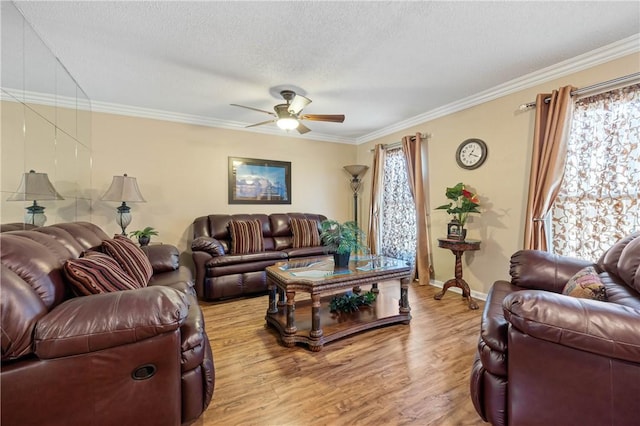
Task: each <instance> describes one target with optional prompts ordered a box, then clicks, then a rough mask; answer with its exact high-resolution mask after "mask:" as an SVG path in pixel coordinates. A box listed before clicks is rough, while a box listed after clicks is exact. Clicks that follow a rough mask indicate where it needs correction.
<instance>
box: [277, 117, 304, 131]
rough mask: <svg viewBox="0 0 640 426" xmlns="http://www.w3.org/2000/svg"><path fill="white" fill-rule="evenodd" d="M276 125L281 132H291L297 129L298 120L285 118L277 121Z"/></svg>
mask: <svg viewBox="0 0 640 426" xmlns="http://www.w3.org/2000/svg"><path fill="white" fill-rule="evenodd" d="M276 124H277V125H278V127H279V128H281V129H282V130H293V129H295V128H296V127H298V124H299V123H298V120H296V119H295V118H293V117H285V118H280V119H278V121H276Z"/></svg>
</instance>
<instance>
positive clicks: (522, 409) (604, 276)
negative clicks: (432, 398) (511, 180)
mask: <svg viewBox="0 0 640 426" xmlns="http://www.w3.org/2000/svg"><path fill="white" fill-rule="evenodd" d="M586 266H594V267H595V269H596V271H597V272H598V273H599V278H600V279H601V281H602V283H603V284H604V286H605V288H606V293H607V296H608V301H607V302H603V301H598V300H591V299H582V298H575V297H572V296H566V295H563V294H562V290H563V288H564V286H565V284H566V283H567V282H568V281H569V280H570V279H571V277H572V276H573V275H574V274H575V273H576V272H578V271H579V270H581V269H583V268H585V267H586ZM510 275H511V282H507V281H497V282H496V283H494V284H493V286H492V288H491V290H490V291H489V294H488V297H487V301H486V304H485V308H484V312H483V314H482V322H481V332H480V333H481V334H480V339H479V343H478V353H477V354H476V358H475V360H474V364H473V368H472V372H471V398H472V400H473V403H474V405H475V408H476V410H477V411H478V413H479V414H480V416H481V417H482V418H483V419H484V420H485V421H488V422H490V423H492V424H494V425H564V426H568V425H605V424H606V425H632V424H637V423H638V419H639V418H640V404H638V402H637V399H638V395H640V233H636V234H633V235H630V236H628V237H626V238H624V239H622V240H620V241H619V242H618V243H616V244H615V245H614V246H613V247H611V248H610V249H609V250H608V251H607V252H606V253H605V254H604V255H603V256H602V257H601V258H600V259H599V261H598V262H597V263H595V264H594V263H592V262H587V261H583V260H578V259H572V258H568V257H563V256H557V255H553V254H550V253H547V252H542V251H533V250H522V251H519V252H517V253H515V254H514V255H513V256H512V257H511V268H510Z"/></svg>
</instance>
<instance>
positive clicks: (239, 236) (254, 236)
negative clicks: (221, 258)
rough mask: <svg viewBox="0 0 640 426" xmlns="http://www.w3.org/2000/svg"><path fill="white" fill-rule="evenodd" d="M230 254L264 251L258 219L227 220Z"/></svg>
mask: <svg viewBox="0 0 640 426" xmlns="http://www.w3.org/2000/svg"><path fill="white" fill-rule="evenodd" d="M229 234H230V235H231V254H245V253H257V252H261V251H264V241H263V240H262V226H261V224H260V221H259V220H257V219H256V220H232V221H231V222H229Z"/></svg>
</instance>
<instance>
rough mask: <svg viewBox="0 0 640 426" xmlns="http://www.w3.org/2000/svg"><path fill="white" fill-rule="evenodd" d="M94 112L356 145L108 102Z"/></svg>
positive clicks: (320, 135) (318, 135)
mask: <svg viewBox="0 0 640 426" xmlns="http://www.w3.org/2000/svg"><path fill="white" fill-rule="evenodd" d="M92 110H93V111H94V112H103V113H107V114H117V115H127V116H131V117H139V118H149V119H153V120H164V121H173V122H176V123H183V124H195V125H198V126H206V127H216V128H221V129H228V130H239V131H243V132H250V133H261V134H265V135H274V136H284V137H292V138H298V139H309V140H317V141H323V142H337V143H346V144H354V143H355V139H353V138H345V137H340V136H333V135H327V134H323V133H317V132H315V133H313V134H312V135H310V134H304V135H301V134H298V133H297V132H289V131H283V130H281V129H278V128H273V127H260V128H256V127H252V128H250V129H247V128H246V127H245V126H246V123H241V122H238V121H229V120H219V119H215V118H211V117H204V116H199V115H191V114H182V113H178V112H170V111H163V110H157V109H151V108H141V107H134V106H129V105H120V104H114V103H108V102H99V101H98V102H96V101H94V102H92Z"/></svg>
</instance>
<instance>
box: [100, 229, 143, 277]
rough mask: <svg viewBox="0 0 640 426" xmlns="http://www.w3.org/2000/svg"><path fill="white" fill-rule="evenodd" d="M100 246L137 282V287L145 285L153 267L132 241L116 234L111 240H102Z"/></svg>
mask: <svg viewBox="0 0 640 426" xmlns="http://www.w3.org/2000/svg"><path fill="white" fill-rule="evenodd" d="M102 248H103V249H104V251H105V253H107V254H108V255H109V256H111V257H112V258H113V259H115V261H116V262H118V264H119V265H120V267H121V268H122V269H123V270H124V271H125V272H126V273H127V274H129V276H131V277H132V278H133V279H134V280H135V281H136V282H137V283H138V284H139V285H138V287H145V286H146V285H147V283H148V282H149V278H151V275H153V267H152V266H151V262H150V261H149V258H148V257H147V255H146V254H144V252H143V251H142V249H140V247H138V246H136V244H135V243H134V242H133V241H131V240H130V239H129V238H127V237H123V236H121V235H116V236H115V237H114V238H113V239H112V240H104V241H103V242H102Z"/></svg>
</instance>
